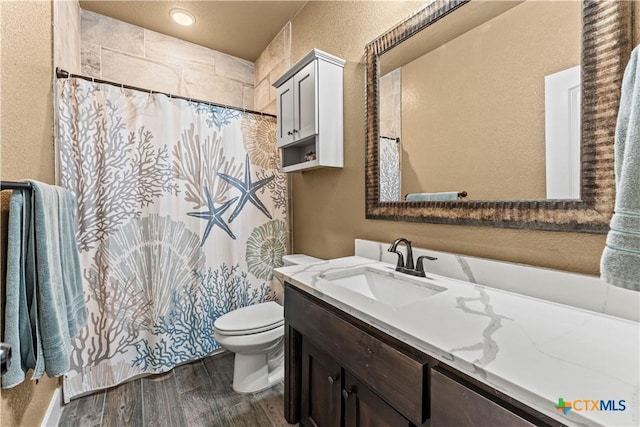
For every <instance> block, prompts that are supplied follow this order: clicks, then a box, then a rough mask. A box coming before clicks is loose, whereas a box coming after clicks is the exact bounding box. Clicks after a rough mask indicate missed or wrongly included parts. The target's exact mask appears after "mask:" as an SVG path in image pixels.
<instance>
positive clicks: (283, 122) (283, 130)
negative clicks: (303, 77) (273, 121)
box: [276, 79, 295, 147]
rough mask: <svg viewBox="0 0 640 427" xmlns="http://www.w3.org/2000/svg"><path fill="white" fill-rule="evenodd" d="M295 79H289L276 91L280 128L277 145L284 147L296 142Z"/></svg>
mask: <svg viewBox="0 0 640 427" xmlns="http://www.w3.org/2000/svg"><path fill="white" fill-rule="evenodd" d="M293 88H294V86H293V79H289V80H288V81H286V82H285V83H284V84H283V85H282V86H280V87H279V88H277V89H276V95H277V104H278V127H277V130H276V145H277V146H278V147H282V146H284V145H287V144H291V143H292V142H293V141H294V132H293V131H294V123H295V120H294V117H293V116H294V111H295V110H294V106H293V104H294V95H293Z"/></svg>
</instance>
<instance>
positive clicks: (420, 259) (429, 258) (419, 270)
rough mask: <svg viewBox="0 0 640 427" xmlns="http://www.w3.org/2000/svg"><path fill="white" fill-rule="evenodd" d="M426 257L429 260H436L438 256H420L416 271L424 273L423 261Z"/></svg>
mask: <svg viewBox="0 0 640 427" xmlns="http://www.w3.org/2000/svg"><path fill="white" fill-rule="evenodd" d="M425 259H427V260H429V261H435V260H437V259H438V258H436V257H433V256H428V255H422V256H419V257H418V259H417V260H416V271H417V272H418V273H424V263H423V262H422V260H425Z"/></svg>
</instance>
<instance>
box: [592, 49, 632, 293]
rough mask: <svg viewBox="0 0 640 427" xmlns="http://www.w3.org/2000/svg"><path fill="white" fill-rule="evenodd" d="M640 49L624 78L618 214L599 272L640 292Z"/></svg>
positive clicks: (617, 157) (618, 149)
mask: <svg viewBox="0 0 640 427" xmlns="http://www.w3.org/2000/svg"><path fill="white" fill-rule="evenodd" d="M639 48H640V47H636V48H635V49H634V50H633V52H632V53H631V59H630V60H629V64H628V65H627V68H626V70H625V72H624V77H623V79H622V94H621V98H620V109H619V111H618V121H617V124H616V133H615V178H616V202H615V213H614V214H613V217H612V218H611V224H610V230H609V234H608V235H607V244H606V247H605V249H604V251H603V253H602V259H601V260H600V272H601V277H602V279H603V280H604V281H606V282H607V283H609V284H611V285H615V286H620V287H623V288H627V289H633V290H635V291H640V74H639V73H640V63H639V62H638V55H639V54H640V52H639V50H638V49H639Z"/></svg>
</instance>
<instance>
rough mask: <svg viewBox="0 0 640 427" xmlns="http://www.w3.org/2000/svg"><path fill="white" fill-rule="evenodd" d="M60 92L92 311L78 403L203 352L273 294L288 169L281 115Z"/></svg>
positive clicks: (69, 181) (63, 142) (62, 158)
mask: <svg viewBox="0 0 640 427" xmlns="http://www.w3.org/2000/svg"><path fill="white" fill-rule="evenodd" d="M57 89H58V90H57V92H58V98H59V99H58V146H59V178H60V184H61V185H62V186H63V187H65V188H67V189H69V190H71V191H72V192H74V193H75V195H76V196H77V200H78V211H77V217H78V234H77V240H78V243H79V248H80V257H81V265H82V270H83V280H84V293H85V299H86V301H87V306H88V308H89V313H90V316H89V322H88V325H87V326H86V327H85V328H84V329H83V330H82V332H81V334H80V337H79V338H78V339H76V340H75V342H74V350H73V355H72V360H71V371H70V372H69V373H68V374H67V375H65V377H64V396H65V400H67V401H68V400H69V399H70V398H73V397H74V396H76V395H79V394H82V393H86V392H88V391H91V390H95V389H100V388H105V387H109V386H113V385H115V384H118V383H120V382H123V381H125V380H127V379H129V378H131V377H134V376H137V375H140V374H151V373H159V372H165V371H167V370H169V369H171V368H172V367H174V366H175V365H176V364H179V363H182V362H185V361H189V360H194V359H197V358H200V357H203V356H205V355H207V354H209V353H211V352H212V351H214V350H216V349H218V348H219V345H218V344H217V343H216V342H215V341H214V339H213V335H212V331H213V322H214V321H215V320H216V319H217V318H218V317H219V316H221V315H223V314H224V313H227V312H228V311H230V310H233V309H235V308H238V307H242V306H246V305H250V304H254V303H258V302H262V301H265V300H269V299H273V293H272V291H271V289H270V280H271V277H272V273H271V271H272V268H273V267H276V266H280V265H281V263H282V255H283V254H284V253H285V246H286V243H285V242H286V237H285V233H286V226H285V213H286V194H285V193H286V188H285V185H286V179H285V176H284V175H283V174H281V173H279V172H278V165H279V160H278V152H277V149H276V146H275V124H276V123H275V119H274V118H272V117H262V116H260V115H255V114H245V113H243V112H240V111H237V110H233V109H227V108H221V107H215V106H210V105H207V104H202V103H194V102H189V101H185V100H179V99H172V98H170V97H168V96H165V95H160V94H149V93H146V92H140V91H133V90H127V89H123V88H121V87H117V86H112V85H107V84H98V83H93V82H90V81H85V80H82V79H74V78H71V79H64V80H59V81H58V87H57Z"/></svg>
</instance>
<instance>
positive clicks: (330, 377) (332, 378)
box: [329, 375, 340, 384]
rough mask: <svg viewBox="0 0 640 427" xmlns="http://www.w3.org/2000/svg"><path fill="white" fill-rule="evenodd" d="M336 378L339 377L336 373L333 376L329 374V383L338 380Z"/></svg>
mask: <svg viewBox="0 0 640 427" xmlns="http://www.w3.org/2000/svg"><path fill="white" fill-rule="evenodd" d="M338 378H340V377H339V376H338V375H336V376H335V377H332V376H331V375H329V384H333V383H334V382H336V381H337V380H338Z"/></svg>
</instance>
